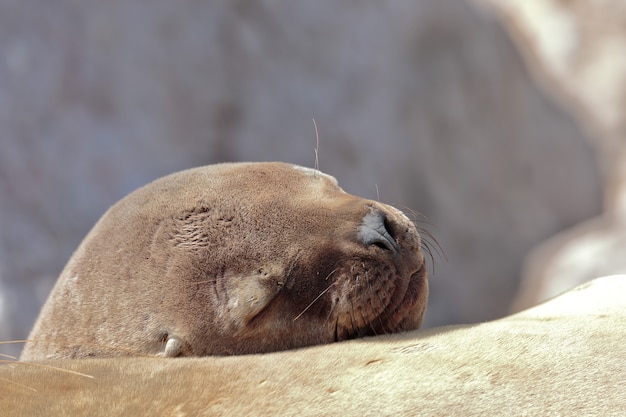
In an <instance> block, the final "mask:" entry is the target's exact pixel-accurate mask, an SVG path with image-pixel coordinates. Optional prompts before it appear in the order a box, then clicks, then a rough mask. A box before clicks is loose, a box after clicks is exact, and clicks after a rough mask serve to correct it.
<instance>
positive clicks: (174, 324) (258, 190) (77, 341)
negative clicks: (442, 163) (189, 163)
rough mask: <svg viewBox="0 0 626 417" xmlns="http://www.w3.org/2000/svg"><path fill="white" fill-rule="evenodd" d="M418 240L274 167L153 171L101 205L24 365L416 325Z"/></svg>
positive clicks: (422, 295)
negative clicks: (155, 176)
mask: <svg viewBox="0 0 626 417" xmlns="http://www.w3.org/2000/svg"><path fill="white" fill-rule="evenodd" d="M420 245H421V241H420V237H419V235H418V233H417V230H416V228H415V226H414V225H413V224H412V223H411V222H410V221H409V220H408V219H407V218H406V216H404V215H403V214H402V213H400V212H399V211H398V210H396V209H394V208H392V207H390V206H386V205H384V204H381V203H378V202H374V201H370V200H365V199H362V198H359V197H355V196H352V195H350V194H347V193H345V192H344V191H343V190H342V189H341V188H339V187H338V185H337V183H336V180H335V179H334V178H332V177H330V176H328V175H325V174H322V173H320V172H318V171H313V170H311V169H307V168H302V167H296V166H293V165H288V164H282V163H249V164H221V165H213V166H207V167H202V168H196V169H191V170H188V171H183V172H180V173H177V174H173V175H170V176H167V177H165V178H162V179H159V180H157V181H155V182H153V183H151V184H149V185H147V186H145V187H143V188H141V189H139V190H137V191H135V192H134V193H132V194H130V195H129V196H127V197H126V198H124V199H123V200H121V201H120V202H119V203H118V204H116V205H115V206H113V207H112V208H111V209H110V210H109V211H108V212H107V213H106V214H105V215H104V216H103V217H102V219H101V220H100V221H99V222H98V223H97V224H96V225H95V226H94V228H93V230H92V231H91V232H90V233H89V234H88V235H87V237H86V238H85V240H84V241H83V242H82V243H81V245H80V246H79V247H78V249H77V250H76V252H75V253H74V255H73V256H72V258H71V259H70V261H69V262H68V264H67V266H66V267H65V269H64V271H63V272H62V273H61V276H60V277H59V280H58V282H57V284H56V286H55V288H54V289H53V291H52V293H51V295H50V297H49V299H48V301H47V302H46V304H45V306H44V307H43V310H42V312H41V314H40V317H39V318H38V320H37V322H36V324H35V327H34V329H33V331H32V332H31V335H30V337H29V339H32V340H33V342H31V343H28V344H27V345H26V347H25V349H24V352H23V354H22V359H23V360H34V359H44V358H78V357H92V356H112V355H129V354H139V355H141V354H143V355H154V354H160V355H165V356H202V355H228V354H245V353H258V352H269V351H277V350H285V349H291V348H297V347H302V346H309V345H315V344H320V343H329V342H333V341H338V340H345V339H350V338H354V337H359V336H366V335H374V334H383V333H390V332H396V331H402V330H412V329H416V328H418V327H419V325H420V323H421V321H422V318H423V314H424V310H425V306H426V299H427V292H428V289H427V280H426V270H425V267H424V259H423V256H422V252H421V250H420Z"/></svg>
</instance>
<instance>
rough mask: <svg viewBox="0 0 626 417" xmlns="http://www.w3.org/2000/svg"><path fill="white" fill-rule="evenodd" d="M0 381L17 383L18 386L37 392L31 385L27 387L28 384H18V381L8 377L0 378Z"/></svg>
mask: <svg viewBox="0 0 626 417" xmlns="http://www.w3.org/2000/svg"><path fill="white" fill-rule="evenodd" d="M0 381H4V382H8V383H9V384H13V385H17V386H18V387H22V388H26V389H29V390H31V391H33V392H39V391H37V390H36V389H35V388H33V387H29V386H28V385H24V384H20V383H19V382H15V381H11V380H10V379H6V378H0Z"/></svg>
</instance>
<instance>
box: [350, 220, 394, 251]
mask: <svg viewBox="0 0 626 417" xmlns="http://www.w3.org/2000/svg"><path fill="white" fill-rule="evenodd" d="M357 237H358V238H359V240H360V241H361V242H362V243H363V244H364V245H366V246H370V245H374V246H378V247H380V248H382V249H387V250H390V251H392V252H393V253H398V250H399V247H398V242H396V239H395V238H394V236H393V231H392V229H391V227H389V223H388V218H387V216H386V215H385V214H384V213H382V212H380V211H379V210H377V209H371V211H370V212H369V213H368V214H366V215H365V217H363V223H362V224H361V226H360V227H359V233H358V235H357Z"/></svg>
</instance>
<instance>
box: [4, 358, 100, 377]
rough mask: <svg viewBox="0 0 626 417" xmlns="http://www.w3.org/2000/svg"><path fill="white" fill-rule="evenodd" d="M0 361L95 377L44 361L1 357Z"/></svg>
mask: <svg viewBox="0 0 626 417" xmlns="http://www.w3.org/2000/svg"><path fill="white" fill-rule="evenodd" d="M0 363H11V364H17V365H27V366H36V367H38V368H43V369H51V370H54V371H60V372H65V373H67V374H72V375H78V376H82V377H85V378H91V379H94V378H95V377H94V376H93V375H88V374H84V373H82V372H77V371H70V370H69V369H63V368H59V367H58V366H52V365H44V364H42V363H35V362H22V361H9V360H5V359H0Z"/></svg>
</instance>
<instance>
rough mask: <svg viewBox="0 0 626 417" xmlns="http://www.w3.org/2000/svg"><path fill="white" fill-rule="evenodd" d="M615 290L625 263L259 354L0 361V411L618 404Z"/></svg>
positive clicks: (619, 308)
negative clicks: (491, 302) (477, 306)
mask: <svg viewBox="0 0 626 417" xmlns="http://www.w3.org/2000/svg"><path fill="white" fill-rule="evenodd" d="M625 292H626V275H623V276H613V277H605V278H602V279H598V280H595V281H593V282H591V283H589V284H586V285H585V286H583V287H579V288H578V289H576V290H572V291H570V292H568V293H566V294H564V295H561V296H560V297H557V298H555V299H553V300H551V301H549V302H547V303H545V304H543V305H540V306H537V307H534V308H532V309H530V310H527V311H525V312H523V313H520V314H516V315H513V316H509V317H505V318H502V319H499V320H494V321H491V322H486V323H480V324H466V325H458V326H446V327H439V328H434V329H426V330H416V331H413V332H405V333H402V334H393V335H385V336H379V337H374V338H371V337H370V338H364V339H356V340H350V341H346V342H342V343H332V344H328V345H320V346H312V347H309V348H306V349H298V350H289V351H283V352H274V353H268V354H263V355H246V356H238V357H232V356H230V357H216V356H212V357H201V358H180V359H177V360H167V359H163V358H142V357H127V358H97V359H89V360H80V359H79V360H63V359H60V360H50V361H44V362H43V363H32V364H29V365H22V364H15V365H12V366H0V410H2V412H3V414H2V415H3V416H7V417H9V416H16V417H17V416H20V417H21V416H38V415H41V416H46V417H52V416H68V415H69V416H72V415H77V416H84V415H98V414H102V412H101V410H107V415H110V416H134V415H150V416H173V415H180V416H199V415H203V416H218V415H219V416H332V415H341V416H347V417H356V416H358V417H362V416H386V415H399V416H449V415H451V416H486V415H488V416H507V417H508V416H521V415H536V416H552V415H558V416H579V415H580V416H620V415H624V410H626V396H625V395H624V393H625V392H626V381H625V380H624V366H626V345H625V344H624V338H626V298H625V297H624V296H623V294H624V293H625ZM41 364H43V365H46V366H54V367H55V368H54V369H51V368H44V367H42V366H40V365H41ZM70 372H80V374H76V373H70Z"/></svg>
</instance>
